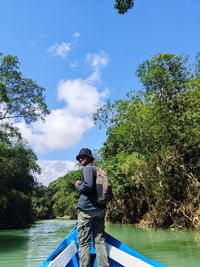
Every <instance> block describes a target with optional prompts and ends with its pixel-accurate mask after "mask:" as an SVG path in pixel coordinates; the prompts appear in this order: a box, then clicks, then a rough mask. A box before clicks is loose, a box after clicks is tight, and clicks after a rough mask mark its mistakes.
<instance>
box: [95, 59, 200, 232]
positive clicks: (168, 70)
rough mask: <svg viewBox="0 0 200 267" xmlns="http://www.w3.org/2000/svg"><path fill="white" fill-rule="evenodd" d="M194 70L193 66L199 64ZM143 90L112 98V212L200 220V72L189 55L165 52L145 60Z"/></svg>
mask: <svg viewBox="0 0 200 267" xmlns="http://www.w3.org/2000/svg"><path fill="white" fill-rule="evenodd" d="M192 70H193V71H192ZM137 75H138V77H139V78H140V81H141V82H142V83H143V85H144V88H143V93H141V94H139V95H135V94H133V93H129V94H128V95H127V99H126V100H118V101H116V102H115V103H113V104H111V103H107V105H105V106H104V107H102V108H101V109H100V110H99V111H98V113H97V114H96V120H97V121H98V122H100V123H103V124H106V125H107V127H108V130H107V140H106V142H105V144H104V146H103V148H102V150H101V153H102V156H103V158H104V160H105V163H106V165H107V169H108V171H109V172H110V176H111V179H112V181H113V185H114V191H115V195H116V201H115V203H114V205H113V206H112V210H111V211H110V215H109V217H110V219H111V220H112V221H116V220H117V221H119V222H125V223H139V224H140V225H148V226H149V225H150V226H159V227H200V223H199V222H200V193H199V189H200V77H199V58H198V57H197V61H196V69H194V68H193V69H192V67H190V66H189V64H188V58H187V57H184V56H176V55H172V54H158V55H156V56H154V57H152V58H151V59H150V60H147V61H145V62H144V63H143V64H141V65H140V66H139V68H138V70H137Z"/></svg>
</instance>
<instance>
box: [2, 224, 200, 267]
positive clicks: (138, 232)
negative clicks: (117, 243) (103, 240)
mask: <svg viewBox="0 0 200 267" xmlns="http://www.w3.org/2000/svg"><path fill="white" fill-rule="evenodd" d="M75 223H76V221H72V220H64V219H56V220H44V221H38V222H37V223H35V224H34V225H33V226H32V227H30V228H27V229H18V230H0V267H36V266H38V265H39V264H40V263H41V262H42V261H43V260H44V259H45V258H46V256H47V255H48V254H49V253H50V252H51V251H52V250H53V249H54V248H55V247H56V246H57V245H58V243H60V241H61V240H62V239H63V238H64V237H65V235H66V234H67V233H69V231H70V230H71V229H72V228H73V227H74V226H75ZM106 231H107V232H108V233H109V234H111V235H113V236H114V237H116V238H118V239H119V240H121V241H122V242H124V243H126V244H127V245H129V246H130V247H132V248H134V249H135V250H137V251H138V252H140V253H142V254H143V255H145V256H146V257H149V258H152V259H154V260H156V261H158V262H162V263H163V264H165V266H169V267H172V266H173V267H200V231H199V232H198V231H190V230H185V231H169V230H160V229H159V230H157V229H156V230H155V229H138V228H136V227H134V226H132V225H119V224H106Z"/></svg>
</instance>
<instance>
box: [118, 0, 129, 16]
mask: <svg viewBox="0 0 200 267" xmlns="http://www.w3.org/2000/svg"><path fill="white" fill-rule="evenodd" d="M133 6H134V0H115V4H114V8H115V9H116V10H117V12H118V13H119V14H124V13H126V12H127V11H128V10H129V9H131V8H133Z"/></svg>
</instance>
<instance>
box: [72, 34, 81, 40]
mask: <svg viewBox="0 0 200 267" xmlns="http://www.w3.org/2000/svg"><path fill="white" fill-rule="evenodd" d="M80 36H81V34H80V33H79V32H75V33H74V34H73V37H74V38H75V39H78V38H79V37H80Z"/></svg>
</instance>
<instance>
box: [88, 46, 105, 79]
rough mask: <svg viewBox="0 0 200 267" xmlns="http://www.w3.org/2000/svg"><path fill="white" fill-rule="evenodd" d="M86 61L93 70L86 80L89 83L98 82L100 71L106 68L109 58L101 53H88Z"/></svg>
mask: <svg viewBox="0 0 200 267" xmlns="http://www.w3.org/2000/svg"><path fill="white" fill-rule="evenodd" d="M87 61H88V63H89V64H90V66H91V68H92V69H93V72H92V74H91V75H90V76H89V77H88V78H87V81H89V82H98V81H100V79H101V69H102V68H104V67H106V66H107V64H108V62H109V56H108V55H107V54H106V53H105V52H103V51H101V52H100V53H98V54H97V53H93V54H92V53H88V54H87Z"/></svg>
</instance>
